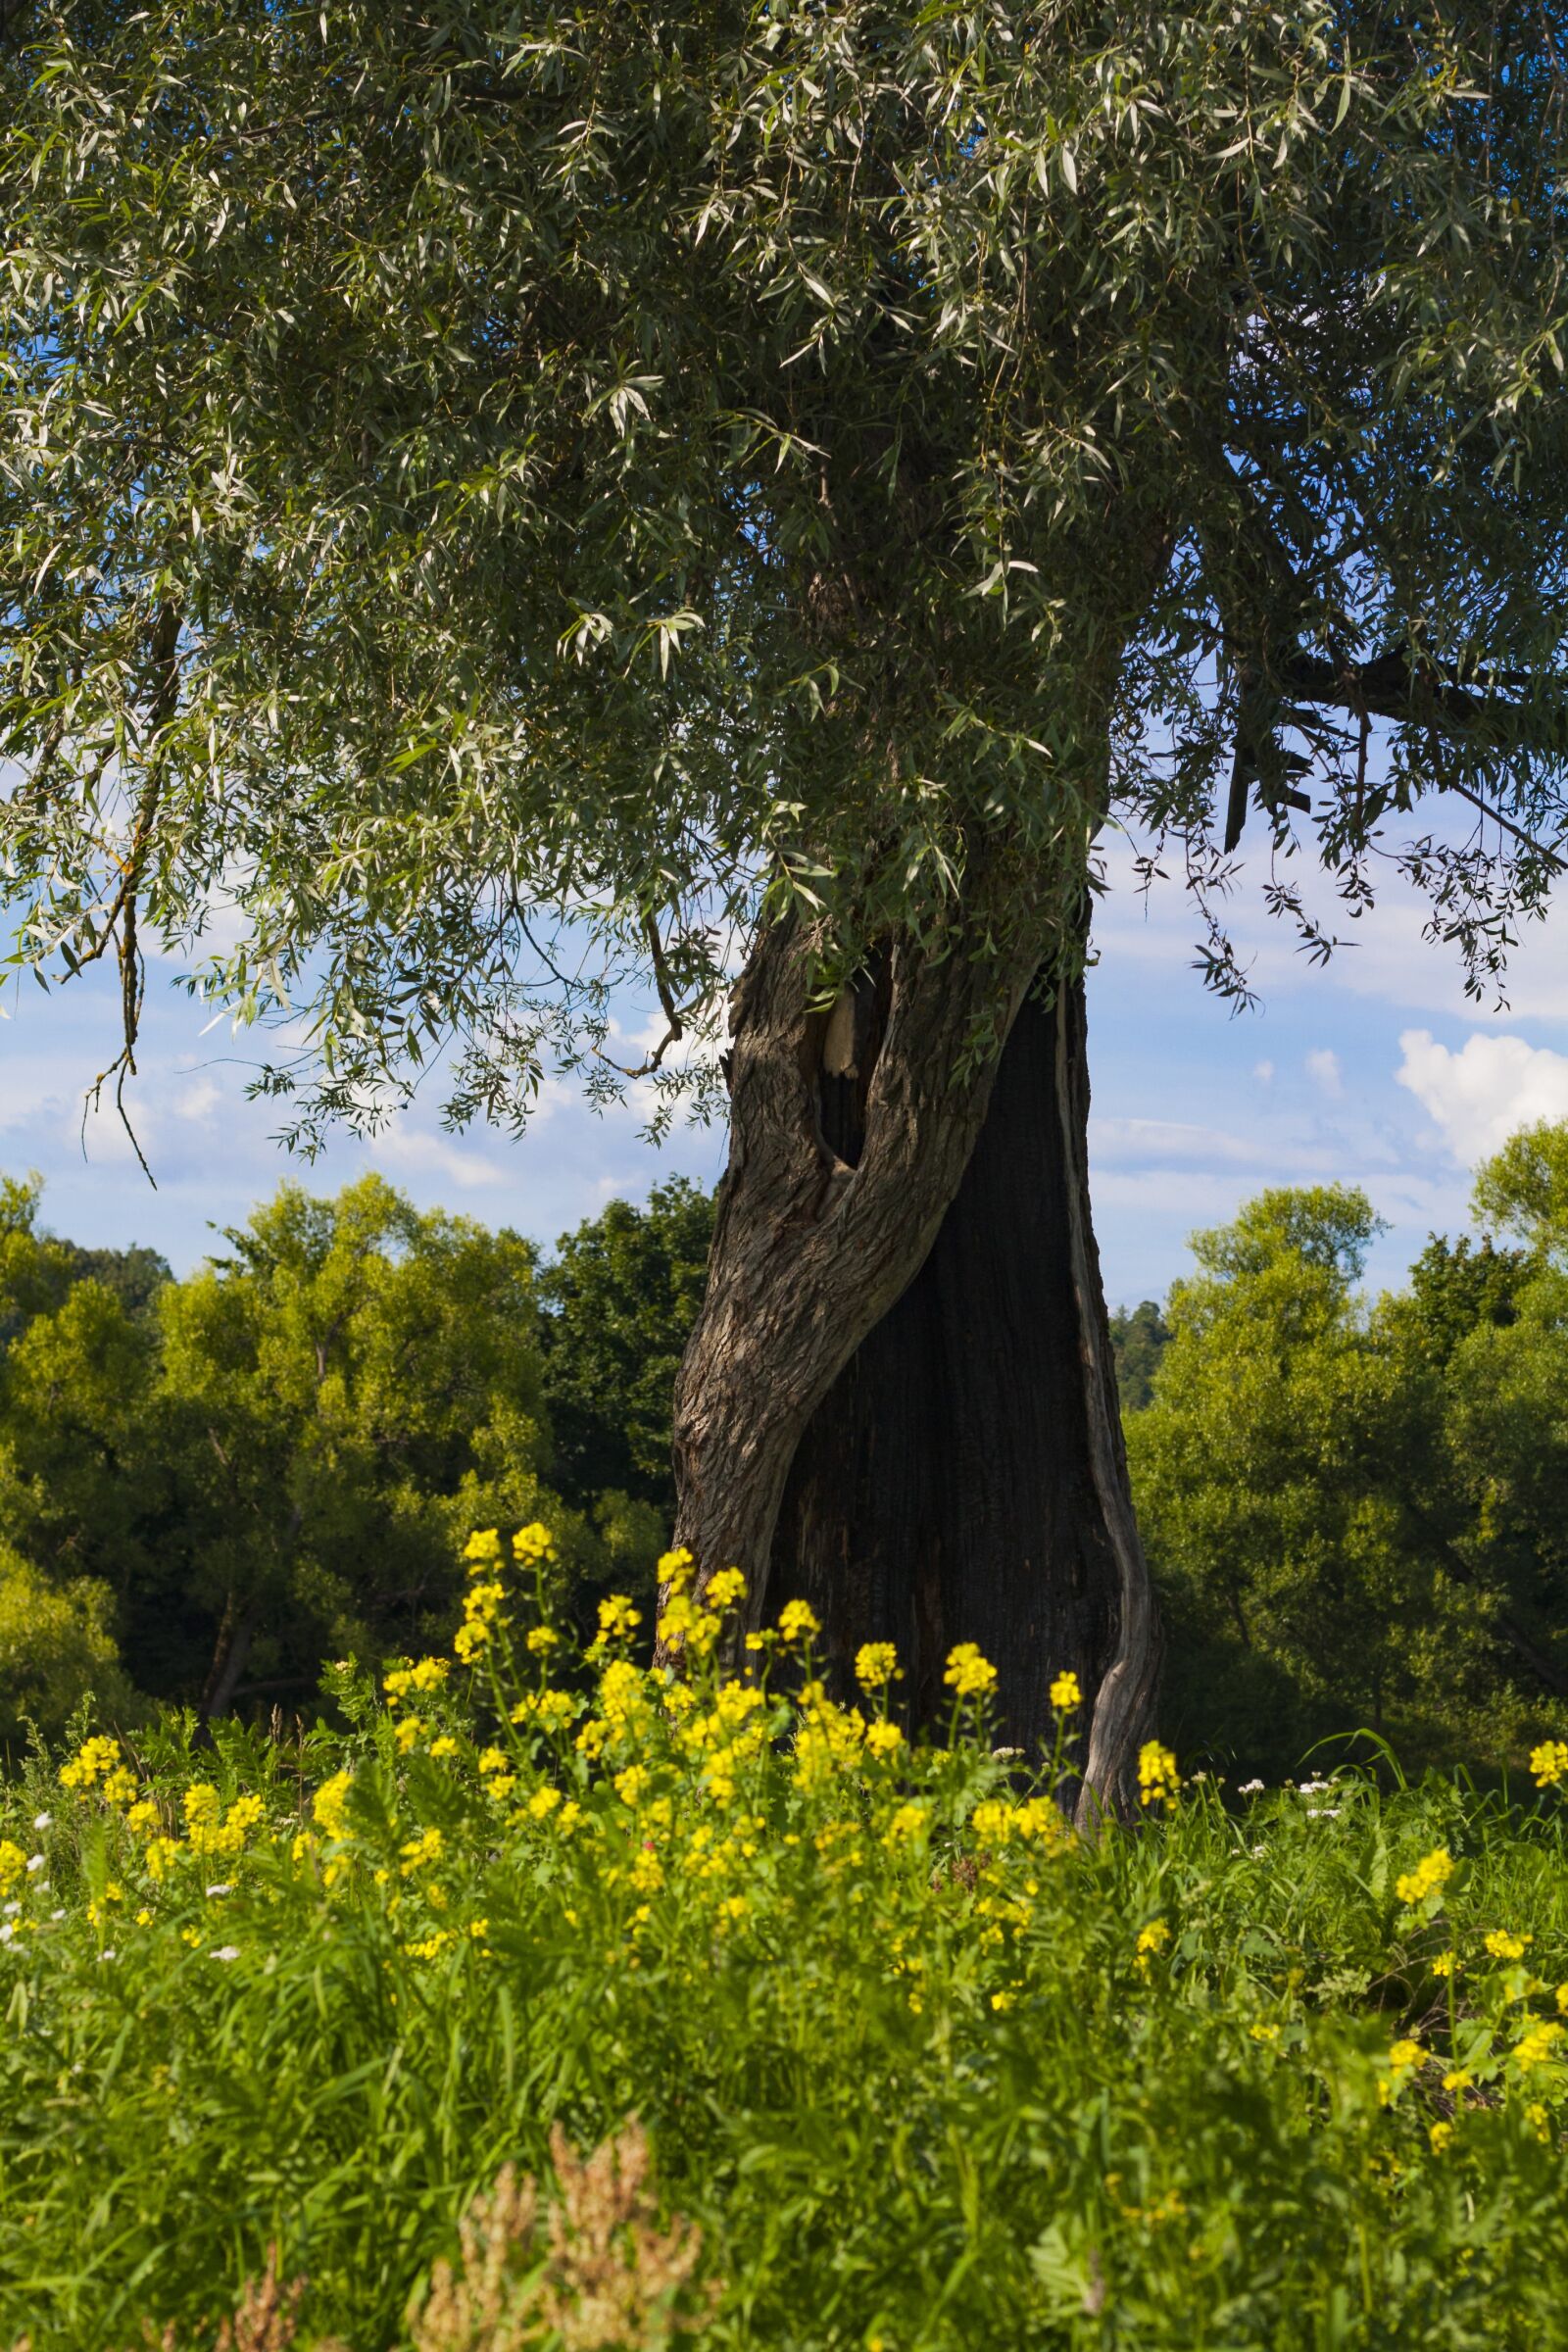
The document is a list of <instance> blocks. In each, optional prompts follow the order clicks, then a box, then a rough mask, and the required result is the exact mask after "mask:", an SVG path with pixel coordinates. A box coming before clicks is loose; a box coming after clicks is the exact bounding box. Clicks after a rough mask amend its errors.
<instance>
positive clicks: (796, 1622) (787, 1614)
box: [778, 1600, 822, 1642]
mask: <svg viewBox="0 0 1568 2352" xmlns="http://www.w3.org/2000/svg"><path fill="white" fill-rule="evenodd" d="M778 1630H779V1632H780V1633H781V1634H782V1635H783V1637H784V1639H785V1641H786V1642H809V1641H810V1639H811V1637H812V1635H813V1634H819V1633H820V1632H821V1631H822V1628H821V1625H820V1623H819V1621H818V1619H817V1614H816V1611H815V1610H814V1609H813V1608H812V1606H811V1604H810V1602H809V1601H808V1600H787V1601H786V1602H785V1603H784V1606H783V1607H782V1608H781V1609H780V1611H779V1613H778Z"/></svg>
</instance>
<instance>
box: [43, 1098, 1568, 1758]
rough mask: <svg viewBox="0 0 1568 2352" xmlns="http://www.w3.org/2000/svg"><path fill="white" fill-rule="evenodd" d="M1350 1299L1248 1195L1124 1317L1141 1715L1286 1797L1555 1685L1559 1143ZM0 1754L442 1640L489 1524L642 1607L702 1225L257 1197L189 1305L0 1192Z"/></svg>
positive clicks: (635, 1212) (1532, 1145)
mask: <svg viewBox="0 0 1568 2352" xmlns="http://www.w3.org/2000/svg"><path fill="white" fill-rule="evenodd" d="M1475 1206H1476V1214H1477V1218H1478V1221H1479V1224H1480V1226H1481V1228H1482V1230H1481V1234H1480V1238H1479V1239H1477V1238H1473V1237H1471V1236H1461V1237H1459V1238H1458V1239H1447V1238H1444V1237H1440V1236H1433V1237H1432V1238H1431V1239H1430V1240H1429V1241H1428V1243H1427V1246H1426V1247H1425V1249H1424V1250H1422V1252H1421V1254H1420V1256H1419V1257H1418V1258H1417V1259H1416V1261H1415V1263H1414V1265H1413V1266H1412V1267H1411V1269H1410V1272H1409V1276H1408V1278H1407V1281H1406V1282H1405V1284H1404V1285H1403V1286H1402V1287H1400V1288H1397V1289H1395V1290H1393V1291H1389V1292H1386V1293H1384V1294H1382V1295H1381V1296H1379V1297H1378V1298H1377V1299H1372V1300H1369V1299H1367V1298H1366V1297H1365V1296H1364V1293H1363V1289H1362V1275H1363V1272H1364V1267H1365V1260H1366V1252H1367V1250H1368V1248H1369V1246H1370V1244H1371V1242H1372V1240H1373V1239H1374V1236H1375V1234H1376V1232H1377V1230H1378V1221H1377V1219H1376V1216H1375V1215H1374V1212H1373V1210H1372V1207H1371V1204H1370V1202H1369V1201H1367V1199H1366V1198H1365V1196H1364V1195H1363V1194H1361V1193H1359V1192H1357V1191H1354V1190H1353V1189H1350V1188H1347V1187H1343V1186H1332V1185H1331V1186H1318V1187H1309V1188H1297V1189H1277V1190H1271V1191H1266V1192H1264V1193H1262V1194H1260V1195H1259V1196H1258V1197H1257V1198H1256V1199H1255V1200H1253V1201H1250V1202H1248V1203H1247V1204H1245V1205H1244V1206H1243V1208H1242V1209H1241V1210H1240V1212H1239V1213H1238V1215H1237V1216H1236V1217H1235V1219H1233V1221H1232V1222H1231V1223H1230V1224H1228V1225H1225V1226H1221V1227H1218V1228H1215V1229H1214V1230H1212V1231H1210V1232H1205V1233H1200V1234H1198V1235H1195V1236H1194V1238H1193V1250H1194V1256H1195V1260H1196V1265H1195V1270H1194V1271H1193V1273H1192V1274H1191V1275H1189V1276H1188V1277H1187V1278H1185V1279H1184V1280H1182V1281H1179V1282H1177V1283H1176V1284H1175V1285H1174V1286H1173V1288H1172V1291H1171V1293H1170V1296H1169V1298H1168V1299H1167V1300H1166V1301H1165V1302H1164V1303H1163V1304H1157V1303H1155V1302H1153V1301H1149V1300H1146V1301H1144V1302H1143V1303H1142V1304H1141V1305H1140V1306H1138V1307H1137V1308H1136V1309H1134V1310H1132V1312H1130V1313H1128V1312H1125V1311H1123V1312H1121V1313H1119V1314H1117V1315H1116V1316H1114V1317H1113V1318H1112V1336H1113V1340H1114V1343H1115V1347H1116V1353H1117V1362H1118V1371H1119V1376H1120V1379H1121V1385H1122V1398H1123V1412H1124V1422H1125V1428H1126V1433H1127V1443H1128V1450H1129V1456H1130V1461H1131V1468H1132V1474H1133V1481H1134V1487H1135V1492H1136V1495H1137V1500H1138V1506H1139V1513H1140V1520H1141V1524H1142V1527H1143V1532H1144V1539H1145V1543H1146V1545H1147V1547H1148V1550H1149V1553H1150V1558H1151V1562H1152V1569H1153V1574H1154V1578H1155V1583H1156V1588H1157V1590H1158V1593H1159V1595H1160V1603H1161V1609H1162V1614H1163V1619H1164V1632H1165V1682H1164V1697H1163V1702H1162V1704H1163V1716H1162V1728H1163V1731H1164V1734H1165V1736H1166V1737H1167V1738H1169V1739H1170V1740H1173V1741H1174V1742H1175V1743H1176V1744H1177V1745H1178V1746H1179V1747H1180V1748H1181V1749H1182V1751H1183V1752H1184V1753H1186V1754H1188V1755H1190V1756H1194V1757H1198V1756H1203V1757H1206V1758H1207V1759H1209V1761H1210V1762H1212V1763H1213V1764H1214V1765H1215V1766H1217V1767H1221V1768H1229V1766H1230V1765H1232V1764H1234V1765H1235V1766H1236V1767H1237V1768H1238V1769H1241V1770H1244V1771H1247V1772H1255V1771H1263V1772H1266V1773H1268V1774H1270V1775H1271V1776H1277V1775H1279V1774H1281V1773H1285V1772H1290V1771H1293V1770H1295V1769H1296V1767H1297V1766H1298V1765H1299V1762H1300V1760H1301V1759H1302V1757H1303V1756H1305V1755H1306V1754H1307V1753H1308V1751H1310V1750H1311V1749H1313V1747H1314V1746H1315V1744H1316V1743H1317V1742H1318V1741H1320V1740H1350V1741H1351V1748H1352V1751H1353V1752H1362V1753H1369V1752H1370V1749H1369V1748H1368V1747H1367V1745H1366V1743H1365V1742H1363V1743H1362V1746H1361V1748H1360V1750H1359V1751H1354V1741H1353V1736H1354V1735H1356V1734H1359V1733H1365V1734H1367V1735H1369V1736H1370V1737H1371V1739H1372V1740H1374V1741H1375V1740H1378V1739H1382V1740H1387V1741H1389V1742H1390V1743H1391V1744H1392V1745H1393V1747H1394V1748H1395V1749H1396V1751H1397V1753H1398V1754H1399V1755H1400V1756H1401V1757H1403V1758H1404V1759H1405V1760H1406V1761H1407V1762H1409V1763H1411V1764H1412V1765H1420V1764H1422V1763H1425V1762H1434V1761H1435V1762H1458V1761H1463V1762H1466V1763H1468V1764H1470V1765H1472V1766H1482V1767H1497V1766H1501V1765H1503V1764H1505V1763H1507V1762H1508V1761H1509V1760H1510V1759H1513V1760H1515V1761H1517V1759H1518V1758H1519V1757H1520V1756H1521V1755H1522V1754H1523V1752H1524V1751H1525V1748H1526V1747H1527V1746H1528V1744H1529V1743H1530V1742H1531V1741H1532V1740H1535V1739H1538V1738H1540V1737H1542V1736H1544V1733H1545V1731H1546V1730H1548V1729H1549V1728H1551V1726H1552V1725H1553V1724H1554V1723H1555V1721H1556V1720H1557V1717H1558V1716H1559V1715H1560V1711H1561V1706H1562V1703H1563V1700H1564V1696H1565V1693H1568V1542H1565V1539H1564V1538H1563V1536H1562V1533H1561V1530H1562V1528H1563V1526H1564V1525H1565V1524H1568V1441H1565V1439H1564V1436H1563V1431H1564V1429H1565V1428H1568V1126H1559V1127H1552V1126H1546V1127H1541V1128H1536V1129H1532V1130H1527V1131H1526V1132H1525V1133H1523V1134H1521V1135H1520V1136H1518V1137H1516V1138H1515V1139H1514V1141H1513V1142H1512V1143H1510V1144H1509V1145H1508V1147H1507V1148H1506V1150H1505V1151H1503V1152H1501V1153H1500V1154H1498V1155H1497V1156H1496V1157H1495V1159H1493V1160H1492V1161H1490V1162H1488V1163H1487V1165H1486V1166H1485V1167H1484V1168H1483V1169H1482V1170H1481V1171H1480V1173H1479V1175H1478V1178H1477V1183H1476V1196H1475ZM0 1220H3V1222H0V1329H3V1330H4V1332H5V1334H6V1340H5V1347H4V1350H3V1353H0V1545H3V1548H0V1661H3V1666H0V1739H3V1740H5V1742H6V1743H7V1745H8V1747H9V1748H10V1750H11V1752H12V1754H13V1755H16V1754H19V1753H20V1752H21V1748H22V1746H23V1745H24V1744H25V1738H26V1732H25V1725H26V1723H28V1722H32V1723H35V1724H37V1725H38V1727H39V1728H40V1729H41V1730H43V1731H45V1732H46V1733H58V1732H59V1731H60V1729H61V1728H62V1727H63V1725H64V1723H65V1721H66V1719H67V1717H68V1716H69V1714H70V1712H71V1710H72V1708H73V1706H74V1705H75V1704H76V1702H77V1701H78V1700H79V1698H80V1697H81V1695H82V1694H83V1692H84V1691H89V1690H91V1691H93V1692H94V1693H95V1694H96V1697H97V1699H98V1701H99V1703H100V1705H104V1706H107V1707H108V1708H109V1709H110V1710H111V1712H112V1713H113V1714H114V1715H115V1717H116V1719H117V1720H123V1721H126V1722H130V1721H133V1720H135V1719H136V1717H137V1715H138V1712H139V1711H144V1710H145V1707H146V1705H147V1703H148V1702H149V1701H153V1700H165V1701H173V1702H175V1703H177V1704H183V1705H188V1706H194V1707H197V1708H198V1709H200V1710H201V1711H202V1712H203V1713H204V1714H206V1715H213V1714H222V1713H224V1712H226V1711H229V1710H231V1709H232V1710H237V1711H238V1712H240V1713H242V1714H248V1715H252V1716H255V1715H258V1714H260V1715H263V1716H265V1715H267V1714H268V1713H270V1709H271V1708H272V1707H273V1706H274V1705H276V1706H278V1707H279V1708H280V1709H281V1710H282V1712H283V1713H284V1714H285V1715H289V1714H293V1713H296V1712H298V1713H303V1714H305V1715H307V1716H309V1715H310V1714H311V1713H312V1712H313V1711H314V1710H315V1709H316V1707H317V1706H318V1705H319V1690H320V1684H321V1677H322V1673H323V1670H324V1669H325V1668H326V1667H327V1666H328V1665H329V1664H330V1663H331V1662H332V1661H335V1660H339V1659H343V1658H347V1657H354V1658H357V1659H359V1660H360V1661H361V1662H362V1663H364V1664H365V1665H367V1666H368V1667H371V1668H373V1667H374V1666H375V1665H376V1663H377V1662H378V1661H379V1660H380V1659H382V1658H384V1657H386V1656H388V1655H392V1654H395V1653H397V1652H399V1651H400V1650H404V1649H408V1648H411V1647H417V1646H420V1645H423V1644H427V1643H428V1642H430V1641H431V1640H432V1639H433V1638H434V1635H435V1632H436V1631H437V1630H438V1629H439V1627H440V1626H441V1625H442V1624H443V1623H444V1622H445V1621H446V1618H447V1616H448V1614H449V1613H450V1611H451V1609H452V1607H453V1605H454V1598H455V1594H456V1591H457V1585H458V1573H457V1569H456V1566H455V1564H454V1563H455V1561H456V1557H457V1553H458V1551H459V1550H460V1548H461V1546H462V1544H463V1543H464V1541H465V1540H466V1536H467V1534H468V1533H469V1531H470V1530H471V1529H472V1528H473V1527H474V1526H483V1525H501V1526H509V1525H510V1526H519V1525H522V1524H525V1523H526V1522H528V1521H530V1520H533V1519H537V1518H540V1517H544V1518H547V1519H548V1520H549V1522H550V1524H551V1525H552V1527H553V1528H554V1529H555V1531H556V1538H557V1542H556V1555H557V1564H556V1567H555V1569H554V1570H553V1574H554V1576H555V1578H556V1580H557V1584H558V1587H559V1599H560V1605H561V1606H562V1608H563V1609H564V1611H565V1612H566V1614H567V1617H568V1620H569V1621H570V1622H572V1623H573V1624H575V1625H576V1626H578V1627H579V1628H586V1627H588V1626H589V1625H591V1622H592V1616H593V1606H594V1600H595V1596H596V1594H598V1593H601V1592H603V1591H605V1590H606V1589H608V1587H609V1586H610V1585H612V1584H613V1585H616V1586H618V1587H620V1588H623V1589H626V1590H628V1591H630V1592H631V1593H633V1594H634V1595H635V1596H636V1597H638V1598H639V1599H641V1598H645V1597H646V1593H647V1579H648V1574H649V1568H648V1563H649V1561H650V1560H651V1559H653V1558H655V1557H657V1555H658V1552H659V1550H660V1548H661V1546H662V1544H663V1543H664V1542H665V1541H666V1539H667V1534H668V1529H669V1524H670V1518H671V1513H672V1506H673V1489H672V1481H671V1475H670V1466H669V1430H670V1394H671V1387H672V1383H673V1377H674V1371H675V1366H676V1363H677V1360H678V1357H679V1351H680V1348H681V1346H682V1344H683V1342H684V1339H685V1335H686V1333H687V1331H688V1330H689V1329H690V1326H691V1322H692V1319H693V1317H694V1315H695V1313H696V1309H697V1306H698V1304H699V1303H700V1301H701V1298H702V1289H703V1281H704V1270H705V1263H706V1255H707V1249H708V1242H709V1237H710V1234H711V1224H712V1203H711V1200H710V1199H709V1198H708V1196H707V1195H705V1194H704V1193H703V1192H701V1191H700V1190H699V1189H698V1188H696V1187H695V1186H692V1185H690V1184H687V1183H685V1182H682V1181H679V1180H677V1181H675V1182H673V1183H670V1184H666V1185H662V1186H659V1187H656V1188H655V1190H654V1192H653V1193H652V1195H651V1197H650V1199H649V1201H648V1202H647V1204H646V1206H643V1207H635V1206H633V1205H631V1204H630V1203H628V1202H625V1201H612V1202H611V1203H610V1204H609V1205H608V1206H607V1207H606V1208H605V1209H604V1210H603V1211H602V1212H601V1213H600V1215H599V1216H597V1217H595V1218H593V1219H590V1220H587V1221H585V1222H584V1223H583V1224H581V1225H580V1226H579V1227H578V1228H577V1229H576V1230H575V1232H573V1233H570V1234H567V1235H564V1236H563V1237H562V1238H561V1240H560V1242H559V1244H558V1246H557V1248H556V1250H555V1251H554V1252H553V1253H551V1254H549V1255H548V1256H547V1255H546V1254H545V1253H543V1252H542V1251H540V1250H538V1249H537V1248H536V1247H535V1246H534V1245H533V1244H532V1243H530V1242H528V1241H525V1240H524V1239H522V1238H521V1237H520V1236H518V1235H517V1234H515V1233H513V1232H510V1231H505V1230H503V1231H501V1232H497V1233H490V1232H487V1231H486V1230H485V1229H484V1228H482V1227H480V1226H478V1225H475V1224H473V1223H471V1222H468V1221H466V1220H464V1219H461V1218H455V1217H449V1216H445V1215H441V1214H438V1213H426V1212H421V1211H419V1210H417V1209H415V1208H414V1207H413V1206H412V1204H411V1203H410V1202H409V1201H406V1200H404V1199H403V1198H402V1197H401V1196H400V1195H398V1194H397V1193H396V1192H395V1191H393V1190H392V1188H391V1187H390V1186H388V1185H386V1184H385V1183H383V1182H382V1181H381V1180H379V1179H377V1178H368V1179H367V1180H365V1181H364V1182H362V1183H360V1184H357V1185H354V1186H351V1187H349V1188H348V1189H347V1190H346V1191H345V1192H343V1193H341V1194H339V1195H338V1196H337V1197H336V1199H334V1200H313V1199H311V1198H310V1197H309V1196H308V1195H307V1194H306V1193H304V1192H303V1191H301V1190H300V1189H299V1188H298V1187H296V1186H291V1185H285V1186H284V1187H283V1189H282V1190H281V1191H280V1193H279V1194H278V1195H277V1197H276V1198H275V1199H274V1200H273V1201H270V1203H268V1204H267V1205H266V1206H264V1207H262V1208H261V1209H259V1210H258V1211H257V1212H256V1214H255V1215H254V1216H253V1218H252V1219H251V1221H250V1223H249V1224H248V1225H247V1226H246V1227H244V1228H243V1229H237V1230H235V1231H232V1232H229V1233H227V1234H225V1235H223V1236H221V1237H220V1238H219V1240H218V1241H217V1242H215V1245H214V1251H215V1253H214V1255H213V1256H212V1258H211V1259H210V1260H209V1261H208V1262H207V1263H206V1264H205V1265H204V1266H203V1267H202V1268H201V1269H200V1270H199V1271H198V1272H197V1273H195V1274H194V1275H192V1276H190V1277H189V1278H188V1279H186V1280H184V1281H174V1280H172V1279H171V1278H169V1274H168V1269H167V1268H166V1267H164V1266H162V1264H161V1262H160V1261H158V1260H156V1259H155V1258H154V1257H153V1256H152V1254H151V1253H150V1252H148V1251H145V1250H130V1251H126V1252H123V1253H115V1252H104V1251H100V1252H97V1253H91V1252H86V1251H82V1250H76V1249H74V1248H73V1246H72V1245H70V1244H68V1243H63V1242H60V1241H58V1240H56V1239H55V1238H53V1237H52V1236H50V1235H49V1234H48V1233H47V1232H46V1231H45V1230H44V1227H43V1224H42V1222H41V1205H40V1201H39V1196H38V1192H37V1189H36V1187H35V1186H30V1185H27V1184H20V1183H17V1182H15V1181H12V1182H8V1183H7V1184H6V1186H5V1190H4V1194H3V1197H0Z"/></svg>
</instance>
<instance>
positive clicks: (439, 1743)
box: [430, 1732, 458, 1756]
mask: <svg viewBox="0 0 1568 2352" xmlns="http://www.w3.org/2000/svg"><path fill="white" fill-rule="evenodd" d="M457 1752H458V1743H457V1741H456V1740H454V1739H453V1737H452V1734H451V1733H450V1732H443V1733H442V1735H441V1737H440V1739H439V1740H431V1742H430V1753H431V1755H432V1756H455V1755H456V1754H457Z"/></svg>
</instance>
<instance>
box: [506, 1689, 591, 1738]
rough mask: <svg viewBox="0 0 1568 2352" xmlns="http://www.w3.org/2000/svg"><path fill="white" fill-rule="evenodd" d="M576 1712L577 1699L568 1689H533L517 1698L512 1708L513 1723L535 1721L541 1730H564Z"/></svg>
mask: <svg viewBox="0 0 1568 2352" xmlns="http://www.w3.org/2000/svg"><path fill="white" fill-rule="evenodd" d="M576 1712H577V1701H576V1699H575V1698H574V1697H573V1696H572V1694H571V1692H570V1691H530V1692H529V1694H528V1696H527V1697H526V1698H519V1699H518V1701H517V1703H516V1705H515V1707H514V1708H513V1710H512V1720H513V1722H514V1723H518V1724H527V1723H536V1724H537V1725H538V1726H539V1728H540V1730H541V1731H543V1732H559V1731H564V1729H565V1727H566V1725H567V1724H568V1723H570V1721H571V1719H572V1717H573V1716H574V1715H575V1714H576Z"/></svg>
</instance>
